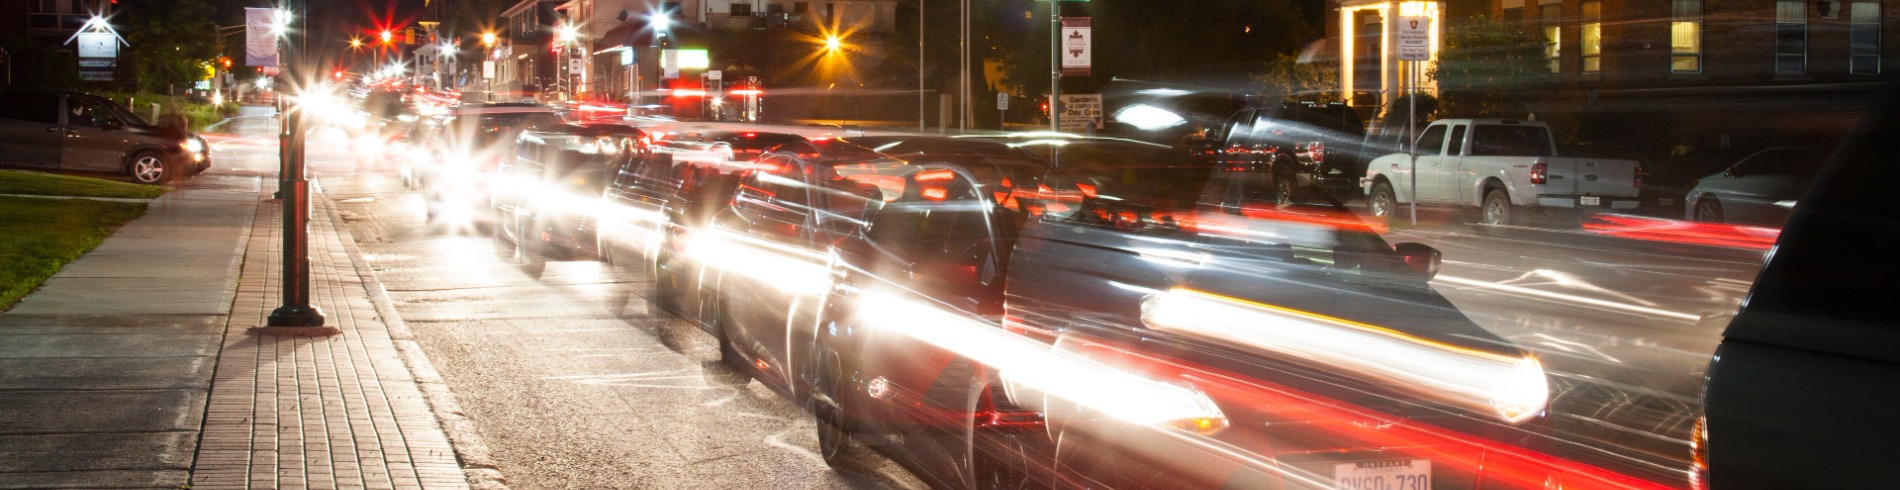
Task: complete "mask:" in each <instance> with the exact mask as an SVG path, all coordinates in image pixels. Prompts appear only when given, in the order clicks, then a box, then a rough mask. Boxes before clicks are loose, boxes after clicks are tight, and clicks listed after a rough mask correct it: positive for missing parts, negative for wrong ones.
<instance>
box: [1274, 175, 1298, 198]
mask: <svg viewBox="0 0 1900 490" xmlns="http://www.w3.org/2000/svg"><path fill="white" fill-rule="evenodd" d="M1294 179H1295V177H1294V176H1293V174H1274V175H1273V196H1272V198H1273V202H1274V204H1280V205H1286V204H1292V203H1293V181H1294Z"/></svg>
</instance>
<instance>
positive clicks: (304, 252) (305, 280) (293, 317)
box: [267, 0, 340, 334]
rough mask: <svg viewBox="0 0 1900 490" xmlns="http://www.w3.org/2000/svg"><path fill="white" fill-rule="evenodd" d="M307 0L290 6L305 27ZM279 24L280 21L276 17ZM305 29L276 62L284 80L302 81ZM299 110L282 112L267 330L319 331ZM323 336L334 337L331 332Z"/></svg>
mask: <svg viewBox="0 0 1900 490" xmlns="http://www.w3.org/2000/svg"><path fill="white" fill-rule="evenodd" d="M309 3H310V0H304V1H300V2H297V3H296V8H297V17H296V19H298V20H304V21H305V24H306V26H307V25H308V21H307V19H309V18H310V16H309ZM279 19H280V20H279V22H283V21H284V20H282V17H281V16H280V17H279ZM309 31H310V29H308V28H307V27H306V28H301V29H297V30H296V33H295V37H294V38H292V39H294V40H287V43H288V44H289V46H286V47H287V48H288V49H285V50H283V56H284V57H283V58H282V59H283V60H284V62H283V63H281V65H282V67H283V73H284V75H285V77H284V79H286V80H302V79H305V78H308V77H307V75H309V74H310V73H309V72H310V70H309V69H308V67H306V66H304V63H306V61H307V58H306V56H305V55H306V54H307V53H306V52H305V51H306V48H307V46H308V44H309V43H307V42H306V41H307V40H308V39H309V34H308V32H309ZM303 116H304V111H303V109H302V108H300V107H292V108H291V110H290V111H289V112H286V113H284V122H283V132H282V133H281V134H279V135H278V137H277V138H278V145H279V152H278V159H279V160H280V161H281V162H283V163H282V165H281V168H280V169H279V171H278V176H277V178H278V195H279V196H280V197H282V199H283V202H284V235H283V242H284V243H283V246H284V250H283V252H284V273H283V278H284V284H283V302H284V304H283V305H282V306H278V307H277V309H275V310H272V311H271V313H270V319H269V321H268V323H267V325H268V326H269V327H322V326H323V320H324V319H323V312H322V311H320V310H318V309H317V307H316V306H312V305H311V304H310V246H309V239H310V234H309V227H310V182H309V181H308V180H305V178H304V121H303ZM326 333H329V334H335V333H340V332H338V331H337V330H336V329H334V328H331V329H329V331H328V332H326Z"/></svg>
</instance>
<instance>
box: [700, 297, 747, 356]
mask: <svg viewBox="0 0 1900 490" xmlns="http://www.w3.org/2000/svg"><path fill="white" fill-rule="evenodd" d="M699 321H701V322H706V325H707V327H709V328H707V329H706V330H707V331H712V332H719V362H723V363H725V364H726V365H727V366H732V368H733V369H737V370H738V371H739V372H741V373H751V372H752V366H747V365H746V364H745V359H743V358H741V357H739V348H738V347H737V346H735V345H733V338H732V319H731V318H727V317H726V302H725V301H722V300H721V299H720V297H719V295H718V294H702V295H701V296H700V301H699Z"/></svg>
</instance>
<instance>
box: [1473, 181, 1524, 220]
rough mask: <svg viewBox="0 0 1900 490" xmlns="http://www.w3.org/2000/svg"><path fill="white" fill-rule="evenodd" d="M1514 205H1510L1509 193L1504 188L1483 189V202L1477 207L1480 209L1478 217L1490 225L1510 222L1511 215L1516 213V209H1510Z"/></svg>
mask: <svg viewBox="0 0 1900 490" xmlns="http://www.w3.org/2000/svg"><path fill="white" fill-rule="evenodd" d="M1514 207H1515V206H1512V205H1511V195H1510V194H1509V193H1506V192H1505V191H1504V189H1500V188H1496V187H1493V188H1490V189H1487V190H1485V191H1484V202H1483V204H1482V205H1481V207H1480V208H1479V209H1480V210H1481V216H1480V217H1479V219H1480V221H1482V222H1483V223H1484V224H1487V225H1492V226H1498V225H1508V224H1511V218H1512V215H1513V214H1516V210H1515V209H1512V208H1514Z"/></svg>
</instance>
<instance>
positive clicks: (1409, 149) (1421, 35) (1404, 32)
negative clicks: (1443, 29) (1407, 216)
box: [1398, 17, 1432, 226]
mask: <svg viewBox="0 0 1900 490" xmlns="http://www.w3.org/2000/svg"><path fill="white" fill-rule="evenodd" d="M1398 27H1399V61H1400V62H1402V63H1405V64H1406V67H1407V71H1406V72H1405V87H1406V97H1405V100H1406V103H1407V104H1408V108H1407V109H1406V111H1405V138H1406V139H1407V140H1408V141H1407V144H1406V145H1405V154H1406V157H1407V159H1408V160H1410V161H1411V164H1412V170H1411V174H1412V175H1411V179H1412V206H1411V208H1412V210H1411V214H1412V224H1413V225H1414V226H1416V225H1418V128H1417V125H1418V64H1419V62H1421V61H1426V60H1429V59H1431V57H1432V44H1431V43H1432V37H1431V28H1432V19H1431V18H1430V17H1399V25H1398Z"/></svg>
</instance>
